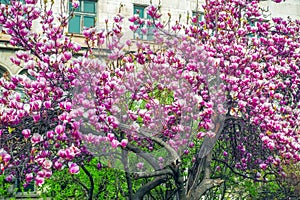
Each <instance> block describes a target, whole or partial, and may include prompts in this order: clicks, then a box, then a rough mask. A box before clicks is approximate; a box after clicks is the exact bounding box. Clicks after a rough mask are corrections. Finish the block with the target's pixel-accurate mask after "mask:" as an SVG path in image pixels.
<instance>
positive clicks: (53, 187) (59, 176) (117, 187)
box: [41, 158, 127, 200]
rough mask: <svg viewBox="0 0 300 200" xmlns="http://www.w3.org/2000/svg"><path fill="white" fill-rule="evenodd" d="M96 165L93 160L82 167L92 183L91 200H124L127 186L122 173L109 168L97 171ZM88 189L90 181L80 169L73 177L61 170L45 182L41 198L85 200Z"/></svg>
mask: <svg viewBox="0 0 300 200" xmlns="http://www.w3.org/2000/svg"><path fill="white" fill-rule="evenodd" d="M97 164H98V159H97V158H94V159H92V160H91V161H90V162H89V163H86V164H85V165H84V167H85V168H86V169H87V171H88V172H89V173H90V174H91V176H92V178H93V181H94V184H93V187H94V192H93V199H125V197H124V196H126V193H127V189H126V187H127V185H126V180H125V176H124V172H123V171H120V170H117V169H113V168H109V167H103V168H102V169H100V170H99V169H98V168H97ZM90 189H91V182H90V179H89V177H88V175H87V174H86V173H85V172H84V170H83V169H82V168H81V169H80V173H78V174H75V175H72V174H70V173H69V172H68V169H63V170H61V171H56V172H55V173H54V174H53V176H52V177H51V179H48V180H46V182H45V184H44V185H43V186H42V188H41V192H42V194H43V197H55V199H58V200H59V199H62V200H63V199H69V198H74V199H87V197H88V190H90Z"/></svg>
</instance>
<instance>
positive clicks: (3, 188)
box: [0, 175, 12, 197]
mask: <svg viewBox="0 0 300 200" xmlns="http://www.w3.org/2000/svg"><path fill="white" fill-rule="evenodd" d="M11 186H12V184H11V183H8V182H7V181H5V175H1V176H0V197H9V196H10V195H11V193H10V192H9V188H10V187H11Z"/></svg>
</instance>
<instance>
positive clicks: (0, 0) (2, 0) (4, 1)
mask: <svg viewBox="0 0 300 200" xmlns="http://www.w3.org/2000/svg"><path fill="white" fill-rule="evenodd" d="M19 1H21V2H22V3H24V2H25V0H19ZM0 4H10V0H0Z"/></svg>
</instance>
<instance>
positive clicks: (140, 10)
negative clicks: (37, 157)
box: [134, 6, 145, 18]
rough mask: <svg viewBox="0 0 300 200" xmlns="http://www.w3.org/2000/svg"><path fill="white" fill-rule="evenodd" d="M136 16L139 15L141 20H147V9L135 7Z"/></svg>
mask: <svg viewBox="0 0 300 200" xmlns="http://www.w3.org/2000/svg"><path fill="white" fill-rule="evenodd" d="M134 14H138V15H139V17H140V18H145V7H144V6H134Z"/></svg>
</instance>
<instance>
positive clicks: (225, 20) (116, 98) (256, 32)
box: [0, 0, 300, 199]
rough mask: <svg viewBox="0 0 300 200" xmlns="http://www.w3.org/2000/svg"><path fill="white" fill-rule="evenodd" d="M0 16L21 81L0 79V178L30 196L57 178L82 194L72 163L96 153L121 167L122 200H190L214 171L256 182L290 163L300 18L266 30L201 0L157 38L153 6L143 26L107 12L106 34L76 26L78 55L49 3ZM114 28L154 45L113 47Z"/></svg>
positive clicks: (241, 13)
mask: <svg viewBox="0 0 300 200" xmlns="http://www.w3.org/2000/svg"><path fill="white" fill-rule="evenodd" d="M0 6H1V7H0V8H1V12H0V23H2V24H3V28H4V32H5V33H6V34H8V35H10V36H11V38H10V45H12V46H16V47H18V48H20V49H21V50H18V51H17V52H16V55H15V56H13V57H12V58H11V61H12V62H13V63H14V64H15V65H18V66H20V67H23V68H24V69H26V70H27V72H28V76H20V75H17V76H11V77H9V78H7V77H6V78H2V79H0V85H1V93H0V94H1V95H0V102H1V109H0V113H1V115H0V120H1V124H0V141H1V142H0V158H1V159H0V166H1V173H2V174H5V175H6V180H7V181H11V180H13V179H18V180H19V182H22V181H24V184H25V185H27V184H29V183H31V182H32V181H34V182H35V183H36V184H37V185H38V186H40V185H42V184H43V183H44V180H45V179H46V178H50V177H51V175H52V173H53V172H54V171H55V170H61V169H63V168H66V167H67V168H68V169H69V172H70V173H71V174H76V173H79V171H80V169H82V170H83V171H84V172H85V173H86V174H87V175H88V176H89V177H90V180H91V184H92V183H93V180H92V177H91V174H90V173H89V172H88V170H87V169H86V168H85V165H84V163H85V162H86V161H89V160H90V159H91V158H92V157H93V156H97V157H99V159H100V160H101V162H102V164H107V165H109V166H111V167H115V168H118V169H122V170H124V172H125V176H126V180H127V191H128V192H127V194H125V196H126V197H127V198H129V199H142V198H143V197H144V196H145V195H147V194H150V192H151V190H152V189H154V188H156V187H158V186H160V185H163V184H165V183H168V184H169V183H171V184H172V186H171V187H170V188H169V189H170V191H169V192H166V194H165V196H164V197H163V198H165V199H170V198H175V197H176V198H177V199H199V198H200V197H201V196H202V195H203V194H204V193H205V192H206V191H207V190H209V189H211V188H213V187H216V186H219V185H221V184H223V181H224V180H222V178H220V176H219V178H217V177H218V176H216V175H218V174H221V173H222V171H221V170H220V168H221V166H222V167H227V168H229V169H230V170H232V171H233V172H236V174H237V175H241V176H242V177H246V178H250V179H254V180H256V181H266V178H267V177H266V176H264V174H266V175H267V174H268V173H269V172H279V173H281V174H282V173H283V171H282V169H281V163H297V162H298V161H299V155H298V151H299V140H298V132H299V130H298V123H299V117H298V115H299V105H298V99H299V95H300V94H299V81H300V79H299V73H300V72H299V62H298V56H299V53H298V52H299V34H298V32H299V25H300V22H299V21H292V20H290V19H289V20H287V21H286V20H283V19H281V18H275V19H273V20H271V21H266V20H265V19H263V17H262V14H263V12H264V11H263V10H262V9H260V8H259V5H258V2H257V1H246V0H245V1H227V0H220V1H214V0H209V1H207V2H206V4H205V5H204V6H203V9H204V11H205V12H204V13H205V17H204V18H205V20H204V21H200V22H199V21H198V17H197V16H195V17H192V18H190V19H188V20H189V24H185V25H182V24H180V23H179V22H176V23H175V24H169V25H170V27H171V29H166V28H165V27H164V24H162V22H161V20H160V17H161V14H160V11H159V7H155V6H153V5H151V6H149V7H148V9H147V13H148V15H149V16H151V18H152V19H149V20H144V19H140V18H139V17H138V16H137V15H135V16H132V17H130V18H129V19H124V18H123V17H122V16H121V14H120V13H119V14H118V15H116V17H114V19H113V20H112V22H109V21H106V23H107V24H109V23H111V24H112V26H111V27H112V28H111V29H108V28H106V29H103V30H102V29H97V28H90V29H85V30H84V31H83V35H84V37H85V38H86V40H85V41H86V43H85V45H84V47H83V48H81V47H80V46H79V45H78V44H77V43H75V42H74V41H72V36H71V35H66V26H67V24H68V20H69V19H70V18H71V17H72V11H71V13H70V15H66V14H65V13H62V14H60V15H57V16H56V15H54V14H53V12H52V6H53V2H52V3H51V2H47V1H45V2H44V3H41V4H40V3H39V4H37V1H36V0H25V3H22V2H19V1H14V0H12V1H11V5H3V4H1V5H0ZM72 6H73V8H71V10H74V9H75V8H77V7H78V6H79V2H78V1H72ZM124 20H129V21H130V22H131V25H130V27H129V28H130V29H131V31H133V32H136V31H139V30H141V31H142V33H143V34H147V31H154V36H155V37H154V38H155V39H154V43H153V44H149V43H145V42H143V41H141V40H135V41H130V40H127V41H126V40H125V39H123V33H124V27H123V21H124ZM33 23H39V24H40V27H41V31H40V32H35V31H33V29H32V25H33ZM108 27H109V26H108ZM145 27H151V29H149V30H147V28H145ZM103 49H104V50H103ZM215 146H216V147H218V148H215V149H216V150H215V151H214V147H215ZM212 163H214V167H215V168H214V167H213V165H212ZM99 165H100V163H99ZM215 165H216V166H215ZM99 168H100V167H99ZM142 178H147V180H148V182H147V183H146V184H144V185H141V186H140V187H139V188H137V189H133V186H132V185H133V182H134V180H136V179H142ZM86 189H87V195H88V198H89V199H92V198H93V190H94V188H93V186H91V187H90V188H86Z"/></svg>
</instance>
